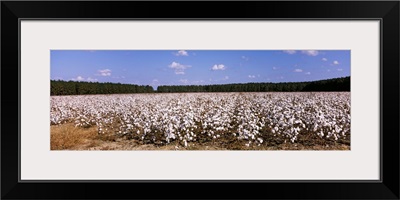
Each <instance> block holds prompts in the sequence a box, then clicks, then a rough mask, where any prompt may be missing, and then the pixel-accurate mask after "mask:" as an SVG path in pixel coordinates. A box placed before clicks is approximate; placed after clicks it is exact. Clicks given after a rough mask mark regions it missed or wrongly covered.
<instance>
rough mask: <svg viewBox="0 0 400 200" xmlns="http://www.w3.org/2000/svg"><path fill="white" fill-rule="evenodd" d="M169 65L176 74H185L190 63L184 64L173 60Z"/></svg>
mask: <svg viewBox="0 0 400 200" xmlns="http://www.w3.org/2000/svg"><path fill="white" fill-rule="evenodd" d="M168 67H169V68H172V69H174V70H175V74H185V69H187V68H189V67H190V65H182V64H180V63H177V62H172V63H171V64H170V65H169V66H168Z"/></svg>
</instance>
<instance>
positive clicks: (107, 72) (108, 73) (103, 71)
mask: <svg viewBox="0 0 400 200" xmlns="http://www.w3.org/2000/svg"><path fill="white" fill-rule="evenodd" d="M97 72H99V74H98V75H99V76H111V70H109V69H100V70H98V71H97Z"/></svg>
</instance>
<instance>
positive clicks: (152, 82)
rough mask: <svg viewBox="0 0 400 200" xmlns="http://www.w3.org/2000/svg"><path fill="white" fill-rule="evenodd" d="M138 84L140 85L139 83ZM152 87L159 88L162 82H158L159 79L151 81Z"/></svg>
mask: <svg viewBox="0 0 400 200" xmlns="http://www.w3.org/2000/svg"><path fill="white" fill-rule="evenodd" d="M137 84H138V83H137ZM151 85H153V86H158V85H160V81H158V79H153V80H152V81H151Z"/></svg>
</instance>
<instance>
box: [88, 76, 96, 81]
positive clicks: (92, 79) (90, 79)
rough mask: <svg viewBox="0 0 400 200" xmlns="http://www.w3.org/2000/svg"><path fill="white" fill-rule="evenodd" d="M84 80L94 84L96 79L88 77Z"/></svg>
mask: <svg viewBox="0 0 400 200" xmlns="http://www.w3.org/2000/svg"><path fill="white" fill-rule="evenodd" d="M86 80H87V81H89V82H96V81H97V78H91V77H88V78H87V79H86Z"/></svg>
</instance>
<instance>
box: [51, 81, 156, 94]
mask: <svg viewBox="0 0 400 200" xmlns="http://www.w3.org/2000/svg"><path fill="white" fill-rule="evenodd" d="M50 87H51V89H50V95H80V94H126V93H152V92H154V90H153V87H151V86H149V85H146V86H139V85H133V84H121V83H108V82H107V83H98V82H80V81H62V80H57V81H56V80H50Z"/></svg>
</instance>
